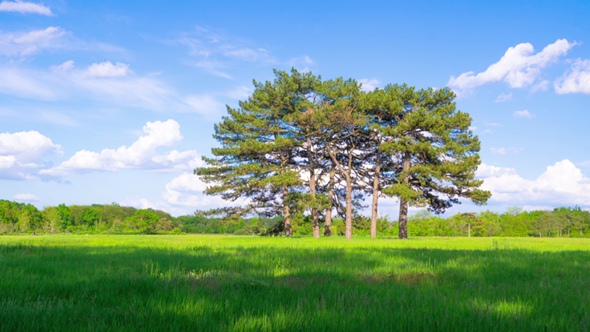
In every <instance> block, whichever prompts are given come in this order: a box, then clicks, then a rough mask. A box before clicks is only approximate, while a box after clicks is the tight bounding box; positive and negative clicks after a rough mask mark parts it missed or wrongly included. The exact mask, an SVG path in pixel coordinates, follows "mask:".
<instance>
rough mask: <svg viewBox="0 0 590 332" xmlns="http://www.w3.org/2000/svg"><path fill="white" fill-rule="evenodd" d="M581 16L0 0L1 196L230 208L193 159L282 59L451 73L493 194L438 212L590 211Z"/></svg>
mask: <svg viewBox="0 0 590 332" xmlns="http://www.w3.org/2000/svg"><path fill="white" fill-rule="evenodd" d="M589 17H590V1H587V0H582V1H574V0H572V1H543V0H535V1H527V0H523V1H502V0H498V1H371V0H369V1H362V2H361V1H296V2H288V1H256V0H252V1H229V0H228V1H168V2H162V1H151V0H146V1H140V2H139V1H123V0H119V1H109V0H105V1H93V2H85V1H69V0H45V1H41V2H40V1H36V0H35V1H26V0H20V1H19V0H0V199H6V200H13V201H18V202H23V203H32V204H34V205H36V206H37V207H39V208H43V207H46V206H55V205H59V204H61V203H65V204H66V205H74V204H78V205H90V204H111V203H117V204H120V205H125V206H134V207H137V208H154V209H161V210H164V211H167V212H169V213H171V214H172V215H175V216H178V215H186V214H191V213H193V212H194V211H195V210H197V209H200V210H202V209H209V208H214V207H220V206H227V205H228V203H227V202H223V201H222V200H221V199H220V198H219V197H210V196H204V195H203V194H202V191H203V190H204V189H205V184H203V183H202V182H201V181H200V180H199V179H198V178H197V177H196V176H194V175H193V173H192V171H193V169H194V168H195V167H198V166H202V165H203V162H202V161H201V157H202V156H211V148H212V147H214V146H216V142H215V140H214V139H213V138H212V134H213V126H214V124H215V123H218V122H219V121H220V120H221V117H222V116H223V115H224V114H226V105H229V106H230V107H237V106H238V102H239V101H240V100H244V99H246V98H247V97H248V96H249V95H250V94H251V93H252V92H253V85H252V81H253V80H256V81H267V80H272V79H273V78H274V76H273V69H275V68H276V69H279V70H289V69H290V68H292V67H295V68H297V69H298V70H300V71H311V72H312V73H313V74H316V75H321V76H322V78H324V79H331V78H337V77H343V78H354V79H356V80H358V81H359V82H360V83H362V84H363V89H365V90H372V89H374V88H375V87H381V88H382V87H384V86H385V85H387V84H395V83H398V84H403V83H407V84H408V85H411V86H416V87H417V88H429V87H433V88H442V87H450V88H451V89H453V91H455V93H456V94H457V99H456V102H457V108H458V109H460V110H461V111H464V112H467V113H469V114H470V115H471V116H472V118H473V123H472V128H471V129H472V130H473V132H474V133H475V134H476V135H478V137H479V138H480V141H481V151H480V156H481V160H482V164H481V165H480V167H479V169H478V171H477V173H476V175H477V177H478V178H480V179H483V180H484V184H483V186H482V188H483V189H486V190H490V191H491V192H492V197H491V199H490V200H489V201H488V204H487V205H485V206H476V205H474V204H473V203H471V202H469V201H464V202H463V203H462V204H460V205H457V206H455V207H453V208H451V209H450V210H449V211H448V212H447V213H446V214H445V215H447V216H448V215H452V214H453V213H457V212H466V211H483V210H492V211H496V212H503V211H505V210H506V209H507V208H508V207H513V206H518V207H521V208H523V209H525V210H535V209H552V208H555V207H560V206H580V207H582V208H583V209H590V130H589V128H590V20H589V19H588V18H589ZM367 202H368V201H367ZM367 213H368V212H367ZM380 213H381V214H382V215H389V216H393V218H394V219H395V217H396V216H397V213H398V210H397V205H396V201H395V200H394V199H386V200H382V202H381V205H380Z"/></svg>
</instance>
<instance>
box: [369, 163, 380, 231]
mask: <svg viewBox="0 0 590 332" xmlns="http://www.w3.org/2000/svg"><path fill="white" fill-rule="evenodd" d="M380 162H381V160H380V158H379V157H377V167H376V168H375V177H374V178H373V204H372V208H371V237H372V238H375V237H377V217H378V213H379V211H378V208H379V172H381V166H380V165H379V163H380Z"/></svg>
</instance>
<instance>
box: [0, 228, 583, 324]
mask: <svg viewBox="0 0 590 332" xmlns="http://www.w3.org/2000/svg"><path fill="white" fill-rule="evenodd" d="M36 330H47V331H56V330H68V331H75V330H92V331H120V330H125V331H138V330H154V331H156V330H157V331H163V330H165V331H218V330H229V331H244V330H246V331H281V330H320V331H325V330H329V331H355V330H358V331H377V330H411V331H446V330H452V331H474V330H493V331H499V330H509V331H540V330H548V331H560V330H563V331H588V330H590V240H589V239H535V238H470V239H468V238H412V239H409V240H403V241H402V240H397V239H385V238H381V239H368V238H354V239H352V240H350V241H347V240H345V239H342V238H322V239H319V240H316V239H311V238H289V239H287V238H261V237H237V236H192V235H177V236H4V237H0V331H36Z"/></svg>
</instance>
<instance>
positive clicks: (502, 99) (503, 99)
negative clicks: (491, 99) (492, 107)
mask: <svg viewBox="0 0 590 332" xmlns="http://www.w3.org/2000/svg"><path fill="white" fill-rule="evenodd" d="M508 101H512V93H502V94H500V95H499V96H498V98H496V103H505V102H508Z"/></svg>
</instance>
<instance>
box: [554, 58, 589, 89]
mask: <svg viewBox="0 0 590 332" xmlns="http://www.w3.org/2000/svg"><path fill="white" fill-rule="evenodd" d="M554 88H555V92H557V93H558V94H568V93H584V94H590V60H581V59H578V60H576V61H575V62H574V63H573V64H572V68H571V70H570V71H569V72H568V73H566V74H565V75H563V76H562V77H561V78H560V79H559V80H557V81H556V82H555V84H554Z"/></svg>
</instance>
